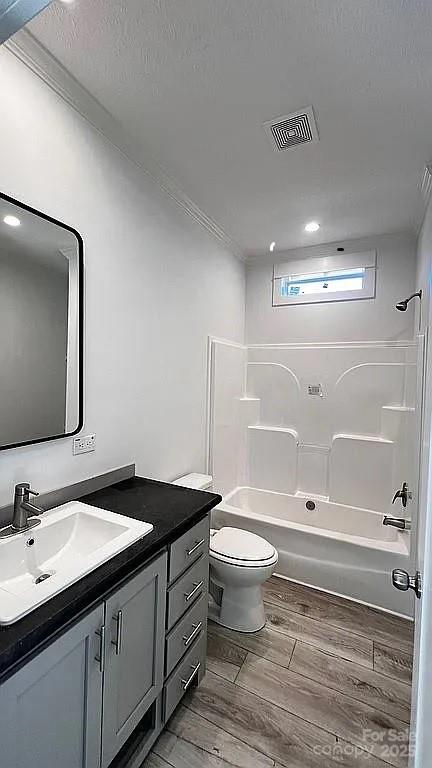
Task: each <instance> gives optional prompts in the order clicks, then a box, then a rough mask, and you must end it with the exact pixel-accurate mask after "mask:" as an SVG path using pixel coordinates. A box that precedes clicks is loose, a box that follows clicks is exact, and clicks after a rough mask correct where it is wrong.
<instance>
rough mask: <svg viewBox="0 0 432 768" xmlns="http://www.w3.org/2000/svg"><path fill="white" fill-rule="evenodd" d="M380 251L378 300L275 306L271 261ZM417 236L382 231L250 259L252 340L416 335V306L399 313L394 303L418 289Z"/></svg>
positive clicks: (248, 323) (248, 316)
mask: <svg viewBox="0 0 432 768" xmlns="http://www.w3.org/2000/svg"><path fill="white" fill-rule="evenodd" d="M337 246H341V247H344V248H345V251H346V253H349V252H352V253H354V252H357V251H369V250H372V249H376V251H377V284H376V298H375V299H371V300H369V299H365V300H363V301H348V302H339V303H334V304H333V303H331V304H310V305H308V306H285V307H272V274H273V264H274V263H281V262H284V261H289V260H293V259H303V258H308V257H311V256H324V255H328V254H329V253H334V251H335V249H336V247H337ZM415 254H416V252H415V239H414V238H413V237H411V236H410V235H408V234H401V235H380V236H377V237H369V238H363V239H361V240H351V241H346V242H341V243H336V244H330V245H327V246H315V247H312V248H299V249H296V250H292V251H285V252H284V253H280V252H279V253H277V254H268V256H266V257H265V258H264V259H262V260H255V261H251V262H250V263H249V264H248V268H247V281H246V340H247V343H248V344H284V343H287V342H331V341H375V340H378V339H379V340H381V341H395V340H399V339H410V338H412V335H413V329H414V325H413V321H414V313H415V309H414V307H413V304H411V305H410V307H409V308H408V310H407V312H397V311H396V310H395V309H394V305H395V303H396V302H397V301H398V300H400V299H403V298H405V297H406V296H407V295H408V294H409V293H411V292H412V291H413V290H414V284H415V261H416V255H415Z"/></svg>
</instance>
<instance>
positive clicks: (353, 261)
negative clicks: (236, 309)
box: [272, 251, 376, 307]
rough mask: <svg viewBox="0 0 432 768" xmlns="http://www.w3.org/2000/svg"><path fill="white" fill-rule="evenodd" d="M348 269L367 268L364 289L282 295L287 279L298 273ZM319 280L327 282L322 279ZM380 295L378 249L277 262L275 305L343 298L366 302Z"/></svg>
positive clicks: (292, 304) (301, 303)
mask: <svg viewBox="0 0 432 768" xmlns="http://www.w3.org/2000/svg"><path fill="white" fill-rule="evenodd" d="M346 270H352V271H353V272H355V271H356V270H364V281H363V287H362V288H361V289H355V290H341V291H332V292H330V293H328V294H326V293H325V292H322V293H309V294H303V295H299V294H297V295H296V294H294V295H292V296H282V294H281V287H282V283H283V281H285V280H286V279H287V278H288V279H289V280H290V281H291V282H295V276H296V275H298V276H299V277H300V276H301V277H302V278H303V279H305V276H306V275H308V274H310V275H311V277H312V276H313V275H316V274H321V273H326V272H338V271H340V272H342V271H346ZM319 281H320V282H321V281H323V279H322V278H319ZM375 295H376V252H375V251H368V252H367V253H351V254H345V253H343V254H334V255H329V256H325V257H321V258H313V259H304V260H297V261H292V262H287V263H285V264H279V265H274V268H273V280H272V306H273V307H286V306H295V305H304V304H328V303H335V302H339V301H363V300H365V299H374V298H375Z"/></svg>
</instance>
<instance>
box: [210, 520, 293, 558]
mask: <svg viewBox="0 0 432 768" xmlns="http://www.w3.org/2000/svg"><path fill="white" fill-rule="evenodd" d="M210 557H211V558H214V559H215V560H219V561H221V562H224V563H229V564H231V565H237V566H239V567H242V568H262V567H263V566H267V565H273V564H274V563H276V562H277V559H278V553H277V551H276V549H275V548H274V547H273V546H272V544H269V542H268V541H266V540H265V539H263V538H262V537H261V536H257V535H256V534H255V533H250V531H243V530H241V529H240V528H229V527H224V528H221V529H220V530H219V531H216V532H215V533H214V534H213V535H212V536H211V537H210Z"/></svg>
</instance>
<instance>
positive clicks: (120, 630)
mask: <svg viewBox="0 0 432 768" xmlns="http://www.w3.org/2000/svg"><path fill="white" fill-rule="evenodd" d="M113 620H114V621H115V622H116V624H117V635H116V639H115V640H111V645H114V646H115V649H116V656H120V654H121V649H122V641H123V611H119V612H118V614H117V616H113Z"/></svg>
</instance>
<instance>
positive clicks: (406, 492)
mask: <svg viewBox="0 0 432 768" xmlns="http://www.w3.org/2000/svg"><path fill="white" fill-rule="evenodd" d="M396 499H400V500H401V502H402V506H403V507H404V508H405V507H406V505H407V503H408V499H409V500H411V499H412V493H411V491H410V489H409V488H408V483H403V485H402V488H400V489H399V490H398V491H396V493H395V495H394V496H393V501H392V504H394V503H395V501H396Z"/></svg>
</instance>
